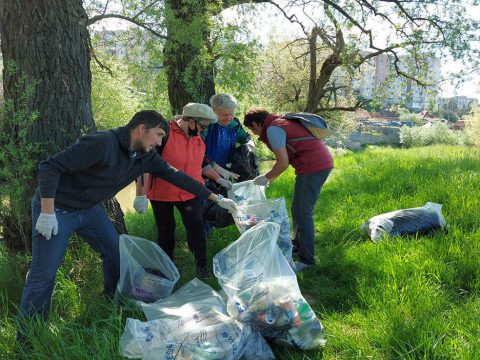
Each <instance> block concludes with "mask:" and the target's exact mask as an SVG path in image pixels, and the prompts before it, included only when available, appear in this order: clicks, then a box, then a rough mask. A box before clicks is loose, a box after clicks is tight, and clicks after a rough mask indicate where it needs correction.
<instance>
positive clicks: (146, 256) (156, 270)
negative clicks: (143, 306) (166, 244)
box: [117, 235, 180, 302]
mask: <svg viewBox="0 0 480 360" xmlns="http://www.w3.org/2000/svg"><path fill="white" fill-rule="evenodd" d="M119 241H120V244H119V247H120V279H119V280H118V284H117V293H118V294H119V295H123V296H126V297H129V298H133V299H136V300H141V301H143V302H152V301H156V300H158V299H161V298H164V297H167V296H169V295H170V294H171V293H172V290H173V287H174V285H175V283H176V282H177V281H178V279H179V278H180V274H179V273H178V270H177V268H176V267H175V264H174V263H173V262H172V260H170V258H169V257H168V255H167V254H165V252H164V251H163V250H162V249H161V248H160V246H158V245H157V244H156V243H154V242H152V241H149V240H145V239H141V238H138V237H134V236H129V235H120V240H119Z"/></svg>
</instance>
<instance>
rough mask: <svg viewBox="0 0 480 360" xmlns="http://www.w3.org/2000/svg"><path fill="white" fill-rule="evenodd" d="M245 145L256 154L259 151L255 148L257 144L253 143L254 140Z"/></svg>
mask: <svg viewBox="0 0 480 360" xmlns="http://www.w3.org/2000/svg"><path fill="white" fill-rule="evenodd" d="M245 145H247V147H248V150H250V151H251V152H253V153H254V154H255V152H256V151H257V148H256V147H255V143H254V142H253V140H248V142H247V143H246V144H245Z"/></svg>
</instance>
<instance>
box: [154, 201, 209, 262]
mask: <svg viewBox="0 0 480 360" xmlns="http://www.w3.org/2000/svg"><path fill="white" fill-rule="evenodd" d="M150 203H151V204H152V209H153V215H154V216H155V222H156V224H157V230H158V237H157V243H158V245H159V246H160V247H161V248H162V249H163V251H165V252H166V253H167V255H168V256H169V257H170V259H172V261H173V251H174V249H175V225H176V224H175V217H174V208H173V207H174V206H175V207H176V208H177V209H178V211H179V212H180V215H181V216H182V221H183V225H184V226H185V230H186V232H187V244H188V248H189V249H190V250H191V251H192V253H193V255H194V256H195V261H196V265H197V267H203V266H205V265H207V239H206V237H205V233H204V232H203V219H202V218H203V216H202V202H201V201H200V200H199V199H198V198H193V199H191V200H187V201H150Z"/></svg>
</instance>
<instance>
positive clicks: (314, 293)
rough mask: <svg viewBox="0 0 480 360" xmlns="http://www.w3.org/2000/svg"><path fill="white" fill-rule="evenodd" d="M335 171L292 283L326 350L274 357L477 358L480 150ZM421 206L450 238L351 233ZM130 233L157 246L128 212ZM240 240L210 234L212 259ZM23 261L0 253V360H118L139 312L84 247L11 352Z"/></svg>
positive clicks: (371, 161) (370, 157) (376, 160)
mask: <svg viewBox="0 0 480 360" xmlns="http://www.w3.org/2000/svg"><path fill="white" fill-rule="evenodd" d="M335 162H336V165H335V169H334V171H333V172H332V174H331V176H330V178H329V179H328V181H327V183H326V184H325V186H324V189H323V191H322V193H321V196H320V199H319V201H318V202H317V205H316V208H315V227H316V258H317V263H318V265H317V266H315V267H314V268H311V269H309V270H307V271H305V272H304V273H301V274H299V276H298V281H299V285H300V289H301V290H302V293H303V295H304V296H305V297H306V298H307V299H308V301H310V304H311V306H312V308H313V309H314V310H315V311H316V313H317V315H318V317H319V318H320V319H321V321H322V323H323V325H324V326H325V328H326V339H327V344H326V346H325V347H324V348H322V349H319V350H317V351H308V352H302V351H299V350H295V349H291V348H285V347H280V346H275V345H273V346H272V348H273V350H274V352H275V354H276V356H277V358H279V359H370V358H371V359H480V341H479V338H480V297H479V293H480V215H479V213H480V151H479V150H478V149H472V148H463V147H453V146H452V147H450V146H434V147H427V148H413V149H408V150H402V149H388V148H370V149H367V150H365V151H363V152H360V153H355V154H346V155H345V156H342V157H338V158H336V159H335ZM293 182H294V174H293V171H291V169H290V170H289V171H288V172H287V173H285V174H284V175H282V177H281V178H280V179H278V180H277V181H276V182H275V183H274V184H272V185H271V186H270V187H269V188H268V190H267V193H268V196H269V197H279V196H285V197H286V199H287V206H288V207H289V206H290V203H291V195H292V188H293ZM427 201H432V202H437V203H441V204H443V215H444V217H445V218H446V220H447V222H448V224H449V228H448V231H445V232H437V233H434V234H430V235H428V236H422V237H420V236H406V237H398V238H391V239H385V240H383V241H382V242H380V243H378V244H373V243H372V242H371V241H369V239H368V238H367V237H366V236H365V235H364V234H363V233H362V231H361V230H360V229H359V226H360V225H361V224H362V223H363V222H364V221H365V220H367V219H368V218H370V217H372V216H374V215H377V214H380V213H384V212H388V211H392V210H396V209H400V208H408V207H417V206H422V205H424V204H425V203H426V202H427ZM178 223H179V224H180V222H178ZM127 224H128V228H129V230H130V232H131V233H132V234H133V235H136V236H140V237H145V238H149V239H152V240H154V239H155V236H156V235H155V225H154V222H153V217H152V215H151V213H149V214H147V215H144V216H140V215H135V214H129V215H128V216H127ZM177 232H178V238H179V239H182V240H179V241H178V246H177V249H176V257H177V263H178V267H179V270H180V272H181V275H182V276H181V279H180V281H179V283H178V284H177V287H179V286H181V285H182V284H184V283H185V282H187V281H189V280H190V279H192V278H193V277H194V266H193V257H192V255H191V254H190V252H189V251H188V249H187V247H186V244H185V241H183V239H184V231H183V226H182V225H181V224H180V225H179V226H178V230H177ZM237 237H238V232H237V230H236V229H235V228H234V227H230V228H228V229H220V230H216V231H215V233H214V235H213V236H212V238H210V239H209V243H208V247H209V248H208V253H209V257H210V259H211V258H212V257H213V255H214V254H215V253H217V252H218V251H219V250H221V249H222V248H223V247H225V246H226V245H228V244H229V243H231V242H232V241H234V240H235V239H236V238H237ZM27 262H28V258H27V257H26V256H20V255H18V256H12V255H7V254H6V253H5V252H4V251H3V252H2V251H0V306H1V308H0V358H8V359H13V358H20V359H116V358H121V357H120V356H119V355H118V339H119V336H120V334H121V333H122V332H123V327H124V324H125V319H126V317H129V316H130V317H136V318H140V319H142V314H141V313H139V312H134V313H131V312H130V313H128V312H125V311H122V310H121V309H119V308H116V307H114V306H112V305H110V304H108V303H106V302H105V301H104V300H103V298H102V296H101V289H102V278H101V271H100V266H99V260H98V258H97V257H96V256H95V254H93V253H92V252H91V251H90V250H89V249H88V247H87V246H86V245H85V244H84V243H83V242H82V241H81V240H75V241H74V242H73V244H72V246H71V247H70V249H69V252H68V256H67V258H66V260H65V262H64V264H63V265H62V268H61V271H60V272H59V275H58V283H57V285H56V287H55V293H54V297H53V308H52V313H51V317H50V320H49V322H48V323H47V324H41V323H33V324H31V326H30V327H29V337H30V338H31V340H32V345H33V347H32V349H30V350H23V349H18V348H16V347H15V341H14V335H15V327H16V323H15V320H14V317H15V314H16V311H17V310H16V306H17V304H18V302H19V299H20V294H21V290H22V285H23V278H24V276H25V273H26V270H27V268H28V266H27V265H28V264H27ZM209 284H210V285H212V286H214V287H215V288H217V289H218V288H219V287H218V284H217V283H216V281H215V280H211V281H209Z"/></svg>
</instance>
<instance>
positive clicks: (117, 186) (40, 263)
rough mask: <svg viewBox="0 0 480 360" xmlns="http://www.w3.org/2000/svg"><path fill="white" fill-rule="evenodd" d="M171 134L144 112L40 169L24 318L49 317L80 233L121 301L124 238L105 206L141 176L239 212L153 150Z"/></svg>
mask: <svg viewBox="0 0 480 360" xmlns="http://www.w3.org/2000/svg"><path fill="white" fill-rule="evenodd" d="M167 132H168V123H167V122H166V120H165V119H164V118H163V117H162V116H161V115H160V114H159V113H157V112H155V111H153V110H143V111H139V112H137V113H136V114H135V115H134V116H133V118H132V119H131V120H130V122H129V123H128V124H127V125H126V126H124V127H119V128H116V129H112V130H108V131H104V132H97V133H95V134H92V135H87V136H84V137H82V138H81V139H80V140H79V141H78V142H77V143H76V144H74V145H72V146H70V147H68V148H67V149H65V150H64V151H61V152H59V153H57V154H55V155H53V156H52V157H50V158H49V159H47V160H45V161H43V162H42V163H40V166H39V187H38V189H37V191H36V193H35V195H34V197H33V200H32V224H34V228H33V233H32V263H31V266H30V271H29V273H28V276H27V280H26V283H25V287H24V289H23V294H22V300H21V303H20V310H21V315H20V316H21V318H23V317H30V316H33V315H36V314H40V315H42V317H43V318H46V317H47V315H48V311H49V308H50V300H51V296H52V291H53V287H54V282H55V276H56V273H57V270H58V268H59V267H60V265H61V263H62V261H63V258H64V256H65V252H66V250H67V246H68V242H69V239H70V236H71V235H72V234H73V233H74V232H76V233H77V234H78V235H80V236H81V237H83V238H84V239H85V240H86V241H87V243H88V244H89V245H90V246H91V247H92V248H93V249H94V250H95V251H96V252H98V253H100V258H101V259H102V266H103V276H104V290H105V294H106V295H107V296H109V297H111V296H112V295H113V294H114V292H115V288H116V285H117V282H118V278H119V265H120V259H119V248H118V233H117V231H116V230H115V228H114V227H113V225H112V223H111V222H110V221H109V219H108V218H107V215H106V214H105V212H104V210H103V208H102V207H101V206H100V203H101V202H103V201H105V200H107V199H110V198H112V197H113V196H115V194H116V193H117V192H118V191H120V190H121V189H123V188H124V187H126V186H127V185H128V184H130V183H131V182H132V181H134V180H135V179H136V178H137V177H138V176H140V175H141V174H143V173H152V174H154V175H156V176H159V177H161V178H163V179H165V180H167V181H168V182H171V183H172V184H174V185H175V186H178V187H180V188H182V189H184V190H186V191H188V192H190V193H192V194H195V195H197V196H198V197H200V198H203V199H205V198H208V199H210V200H212V201H215V202H217V204H219V205H220V206H222V207H223V208H226V209H228V210H230V211H233V210H234V209H235V203H234V202H233V201H232V200H229V199H224V198H223V197H221V196H217V195H215V194H213V193H212V192H211V191H210V190H208V189H207V188H206V187H204V186H203V185H202V184H200V183H199V182H198V181H196V180H194V179H192V178H191V177H189V176H187V175H186V174H184V173H183V172H181V171H178V170H177V169H175V168H173V167H171V166H170V165H169V164H167V163H166V162H165V161H164V160H163V159H162V158H161V157H160V156H159V155H158V153H157V152H156V151H152V150H153V149H154V148H155V147H156V146H159V145H160V144H161V142H162V138H163V137H164V136H165V135H166V133H167Z"/></svg>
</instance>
